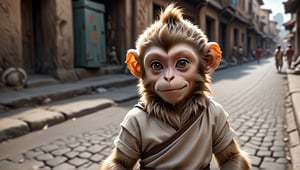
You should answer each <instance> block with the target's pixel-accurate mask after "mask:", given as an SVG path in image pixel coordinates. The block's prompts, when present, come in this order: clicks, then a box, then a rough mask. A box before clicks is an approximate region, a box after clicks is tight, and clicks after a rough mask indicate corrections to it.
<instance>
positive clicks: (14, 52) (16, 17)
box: [0, 0, 22, 71]
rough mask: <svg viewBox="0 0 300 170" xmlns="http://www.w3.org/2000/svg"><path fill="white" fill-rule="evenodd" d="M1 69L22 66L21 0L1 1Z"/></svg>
mask: <svg viewBox="0 0 300 170" xmlns="http://www.w3.org/2000/svg"><path fill="white" fill-rule="evenodd" d="M0 14H1V15H0V21H1V22H0V71H1V70H3V69H6V68H8V67H12V66H14V67H21V66H22V57H21V53H22V44H21V20H20V0H14V1H12V0H1V1H0Z"/></svg>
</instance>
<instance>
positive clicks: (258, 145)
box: [0, 60, 289, 170]
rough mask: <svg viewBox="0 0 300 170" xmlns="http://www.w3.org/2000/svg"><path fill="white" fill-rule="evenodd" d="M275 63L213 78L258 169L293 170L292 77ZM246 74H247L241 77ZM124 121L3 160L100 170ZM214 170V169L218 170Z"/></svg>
mask: <svg viewBox="0 0 300 170" xmlns="http://www.w3.org/2000/svg"><path fill="white" fill-rule="evenodd" d="M273 67H274V63H273V61H272V60H266V61H265V62H264V63H262V64H261V65H259V66H257V65H255V64H254V63H252V64H247V65H246V66H243V68H240V66H238V67H234V68H230V69H226V70H222V71H220V72H217V73H216V75H213V82H214V84H213V85H212V91H213V93H212V95H213V97H214V98H215V100H216V101H218V102H219V103H220V104H222V105H223V107H224V108H225V110H226V111H227V112H228V113H229V122H230V123H231V126H232V128H233V129H234V130H235V131H236V137H237V140H238V142H239V143H240V144H241V146H242V148H243V149H244V150H245V151H247V152H248V153H249V155H250V157H251V160H252V165H253V169H254V170H256V169H267V170H268V169H270V170H287V169H288V164H289V161H288V160H287V159H286V154H287V148H286V147H287V144H286V142H285V139H286V133H285V112H286V108H285V102H286V76H285V75H284V74H278V73H277V72H276V71H275V69H274V68H273ZM240 70H244V71H243V73H241V71H240ZM118 131H119V122H115V123H113V124H111V125H110V126H106V127H102V128H99V129H95V130H93V131H87V132H84V133H81V134H77V135H71V136H64V137H61V138H60V139H57V140H54V141H51V142H49V143H47V144H44V145H41V146H37V147H35V148H33V149H30V150H28V151H26V152H24V153H22V154H18V155H14V156H10V157H8V158H6V159H2V160H0V169H1V167H4V166H5V164H10V163H17V164H20V166H22V165H23V164H27V163H30V164H34V166H33V169H42V170H47V169H53V170H66V169H97V167H98V165H99V162H100V161H101V160H103V159H104V158H105V157H106V156H107V155H108V154H109V153H110V151H111V149H112V148H113V140H114V138H115V137H116V135H117V134H118ZM212 169H214V168H212Z"/></svg>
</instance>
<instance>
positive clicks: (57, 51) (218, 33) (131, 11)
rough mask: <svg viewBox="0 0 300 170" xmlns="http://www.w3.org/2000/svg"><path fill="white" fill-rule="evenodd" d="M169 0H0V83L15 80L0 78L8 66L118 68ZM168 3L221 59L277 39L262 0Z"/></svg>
mask: <svg viewBox="0 0 300 170" xmlns="http://www.w3.org/2000/svg"><path fill="white" fill-rule="evenodd" d="M170 2H173V1H171V0H63V1H62V0H1V1H0V5H1V8H0V14H1V15H0V19H1V21H2V22H1V23H0V37H1V38H0V75H1V76H2V78H1V85H2V87H9V86H13V85H14V84H13V83H11V84H8V83H7V79H8V77H9V76H7V75H9V73H8V72H9V71H7V70H10V71H11V70H12V69H11V68H20V70H23V71H22V72H23V73H24V74H26V75H27V76H31V75H35V74H41V75H47V76H50V77H53V78H55V79H57V80H58V81H60V82H71V81H76V80H79V79H83V78H86V77H88V76H95V75H97V76H99V75H101V74H109V73H116V72H117V73H121V72H123V71H124V68H125V66H124V58H125V54H126V51H127V50H128V49H130V48H134V46H135V44H134V43H135V40H136V38H137V36H138V35H139V34H140V33H141V32H142V31H143V30H144V29H145V28H146V27H147V26H149V25H150V24H151V23H152V22H153V21H154V20H155V19H156V18H157V16H158V13H159V11H160V10H161V8H163V7H165V6H166V5H167V4H168V3H170ZM174 2H176V3H177V4H178V5H180V6H182V8H183V9H184V11H185V17H186V18H188V19H190V20H191V21H192V22H193V23H195V24H197V25H199V27H200V28H201V29H202V30H203V31H204V32H205V33H206V34H207V36H208V38H209V41H216V42H218V43H219V44H220V46H221V48H222V51H223V59H224V60H228V61H230V60H233V59H234V58H236V51H235V48H236V47H241V48H243V49H244V51H245V57H251V54H252V50H253V49H254V48H255V47H256V46H257V45H259V46H261V47H263V48H266V47H269V46H271V45H272V44H276V42H274V39H275V37H273V36H275V35H276V33H274V32H272V31H273V30H272V29H271V28H270V25H271V24H270V23H271V21H269V20H268V18H269V16H268V15H269V13H270V11H268V10H267V12H265V13H263V14H261V10H262V9H261V8H260V6H261V5H262V4H263V0H209V1H207V0H184V1H183V0H177V1H174ZM249 16H250V17H249ZM261 16H263V19H262V17H261ZM14 70H18V69H14ZM3 75H5V76H3ZM11 77H13V76H11ZM13 78H14V77H13ZM13 78H11V79H12V80H14V79H13ZM17 78H18V76H17ZM23 78H24V77H23ZM24 83H26V82H24Z"/></svg>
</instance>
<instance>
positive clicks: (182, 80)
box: [126, 4, 221, 105]
mask: <svg viewBox="0 0 300 170" xmlns="http://www.w3.org/2000/svg"><path fill="white" fill-rule="evenodd" d="M220 60H221V50H220V48H219V45H218V44H217V43H214V42H208V40H207V37H206V35H205V34H204V33H203V32H202V31H201V30H200V29H199V28H198V27H197V26H196V25H193V24H192V23H191V22H190V21H188V20H185V19H184V18H183V14H182V11H181V9H179V8H177V7H175V5H174V4H171V5H169V6H168V7H167V8H166V9H165V10H164V11H162V12H161V14H160V19H159V20H158V21H156V22H154V23H153V24H152V25H151V26H150V27H148V28H147V29H146V30H145V31H144V32H143V33H142V34H141V35H140V36H139V38H138V40H137V42H136V49H130V50H128V52H127V57H126V63H127V66H128V68H129V70H130V72H131V73H132V74H133V75H134V76H136V77H137V78H139V79H140V84H139V88H140V94H141V95H142V97H144V98H146V100H147V99H149V98H153V97H155V96H159V98H161V99H162V100H163V101H165V102H167V103H169V104H171V105H175V104H177V103H179V102H181V101H184V100H186V98H189V97H190V96H191V95H194V94H199V95H203V96H205V94H206V93H205V92H209V87H208V84H209V83H210V74H211V73H212V72H213V71H214V70H215V69H216V68H217V67H218V65H219V63H220Z"/></svg>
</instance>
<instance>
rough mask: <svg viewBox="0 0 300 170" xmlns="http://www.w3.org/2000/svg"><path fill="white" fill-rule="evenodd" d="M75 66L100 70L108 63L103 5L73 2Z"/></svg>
mask: <svg viewBox="0 0 300 170" xmlns="http://www.w3.org/2000/svg"><path fill="white" fill-rule="evenodd" d="M73 9H74V11H73V21H74V49H75V50H74V56H75V59H74V60H75V66H77V67H86V68H99V67H101V66H103V65H105V63H106V52H105V49H106V47H105V30H104V12H105V8H104V5H103V4H100V3H96V2H92V1H89V0H80V1H74V2H73Z"/></svg>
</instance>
